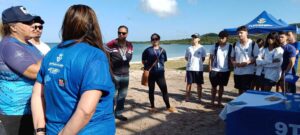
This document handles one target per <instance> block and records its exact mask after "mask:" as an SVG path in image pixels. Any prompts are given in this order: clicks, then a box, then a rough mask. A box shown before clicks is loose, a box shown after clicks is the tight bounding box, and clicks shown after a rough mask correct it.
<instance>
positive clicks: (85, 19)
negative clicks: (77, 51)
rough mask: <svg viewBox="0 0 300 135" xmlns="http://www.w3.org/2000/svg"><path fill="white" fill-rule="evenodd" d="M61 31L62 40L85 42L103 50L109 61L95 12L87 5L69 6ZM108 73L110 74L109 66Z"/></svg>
mask: <svg viewBox="0 0 300 135" xmlns="http://www.w3.org/2000/svg"><path fill="white" fill-rule="evenodd" d="M61 33H62V40H63V41H67V40H75V41H76V43H79V42H87V43H89V44H90V45H91V46H94V47H96V48H99V49H101V50H102V51H103V52H105V54H106V57H107V58H108V61H109V63H110V58H109V55H108V53H107V52H106V50H105V49H104V47H103V40H102V34H101V31H100V26H99V23H98V21H97V16H96V13H95V12H94V10H93V9H92V8H90V7H89V6H86V5H80V4H79V5H73V6H71V7H70V8H69V9H68V10H67V12H66V14H65V18H64V21H63V25H62V27H61ZM110 65H111V64H110ZM110 73H111V74H112V70H111V66H110Z"/></svg>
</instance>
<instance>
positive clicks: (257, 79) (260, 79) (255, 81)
mask: <svg viewBox="0 0 300 135" xmlns="http://www.w3.org/2000/svg"><path fill="white" fill-rule="evenodd" d="M264 76H265V75H264V74H261V75H260V76H258V75H254V79H253V84H254V85H255V86H264V85H265V84H264V80H265V77H264Z"/></svg>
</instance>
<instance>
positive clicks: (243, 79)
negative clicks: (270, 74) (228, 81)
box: [234, 74, 254, 90]
mask: <svg viewBox="0 0 300 135" xmlns="http://www.w3.org/2000/svg"><path fill="white" fill-rule="evenodd" d="M253 78H254V75H252V74H247V75H234V88H236V89H239V90H250V89H251V84H252V81H253Z"/></svg>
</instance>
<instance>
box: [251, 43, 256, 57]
mask: <svg viewBox="0 0 300 135" xmlns="http://www.w3.org/2000/svg"><path fill="white" fill-rule="evenodd" d="M254 46H255V42H254V41H252V51H251V56H252V57H254V53H253V50H254Z"/></svg>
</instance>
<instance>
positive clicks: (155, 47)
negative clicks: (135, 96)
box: [142, 33, 177, 112]
mask: <svg viewBox="0 0 300 135" xmlns="http://www.w3.org/2000/svg"><path fill="white" fill-rule="evenodd" d="M159 40H160V36H159V35H158V34H157V33H154V34H152V35H151V43H152V46H151V47H148V48H147V49H145V50H144V52H143V54H142V62H143V64H144V69H145V70H150V72H149V78H148V87H149V100H150V104H151V110H150V111H151V112H156V111H157V110H156V108H155V106H154V86H155V82H156V83H157V85H158V87H159V88H160V91H161V92H162V96H163V100H164V102H165V104H166V107H167V110H168V111H169V112H176V111H177V110H176V108H174V107H171V106H170V103H169V96H168V89H167V84H166V79H165V68H164V67H165V66H164V65H165V62H166V61H167V54H166V51H165V50H164V49H163V48H161V47H160V46H159Z"/></svg>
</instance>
